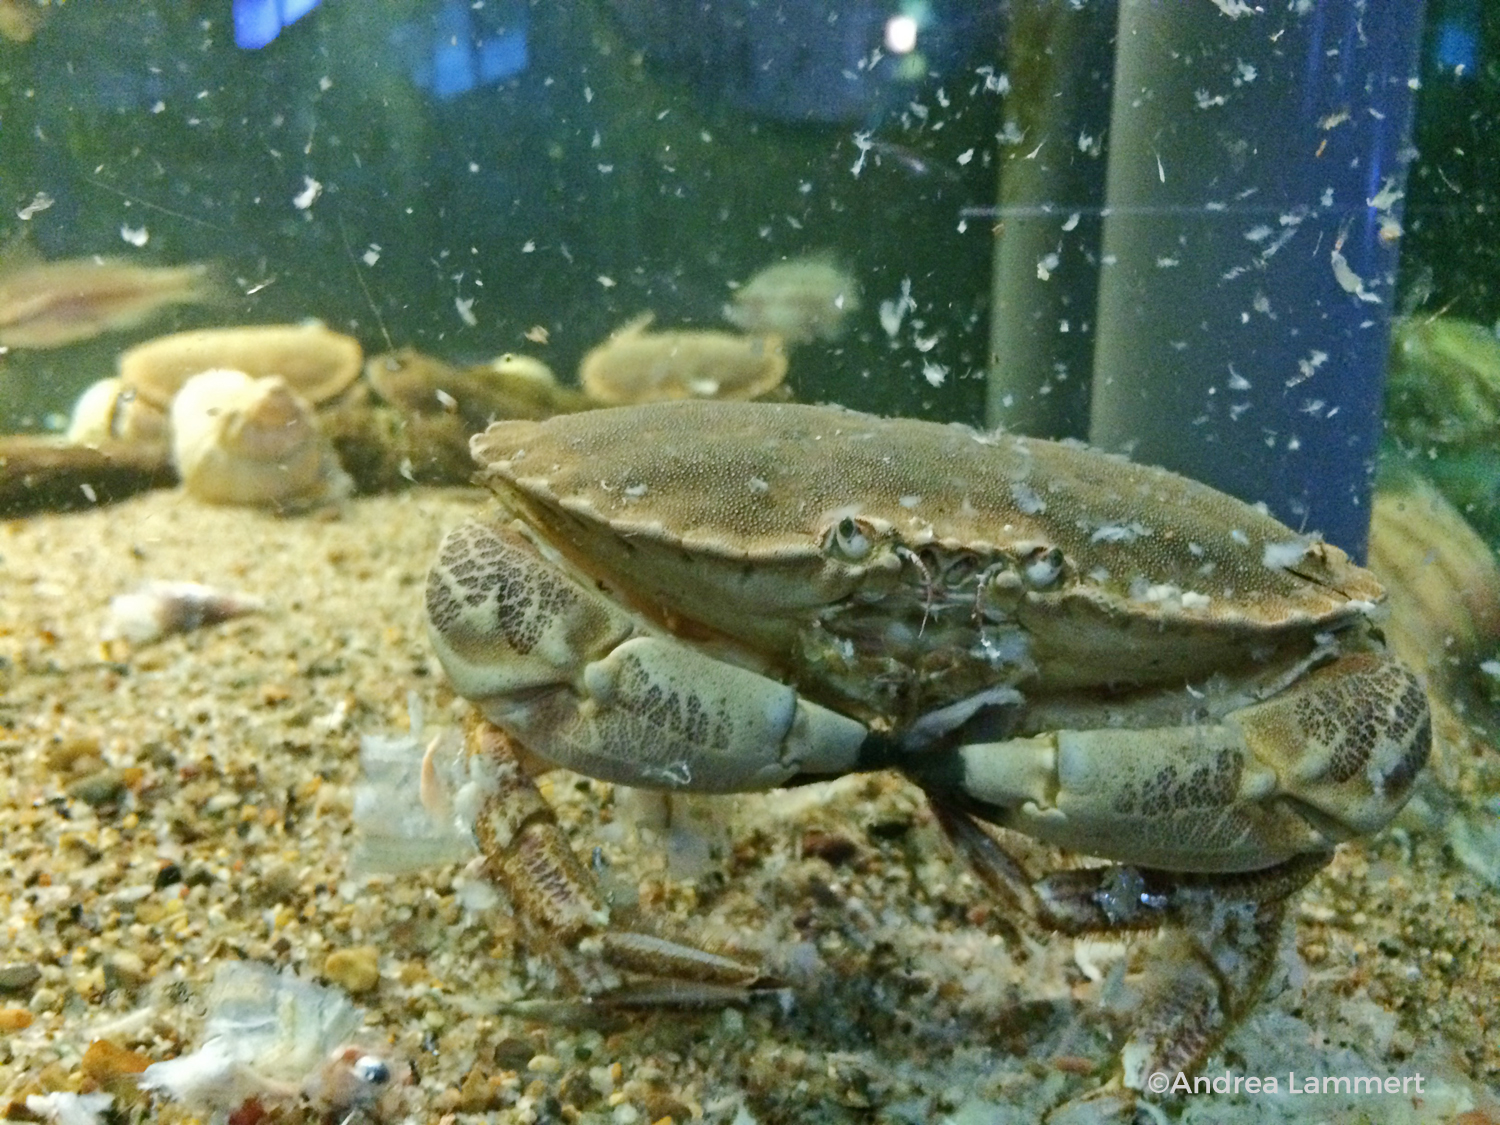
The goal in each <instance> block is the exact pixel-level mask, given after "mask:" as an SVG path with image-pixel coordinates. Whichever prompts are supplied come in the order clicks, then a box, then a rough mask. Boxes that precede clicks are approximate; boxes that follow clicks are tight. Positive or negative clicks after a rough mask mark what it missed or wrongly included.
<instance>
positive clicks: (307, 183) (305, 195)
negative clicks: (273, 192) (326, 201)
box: [292, 176, 323, 211]
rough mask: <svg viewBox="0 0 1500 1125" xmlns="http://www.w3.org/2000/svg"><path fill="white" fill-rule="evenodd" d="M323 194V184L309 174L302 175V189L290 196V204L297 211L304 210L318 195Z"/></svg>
mask: <svg viewBox="0 0 1500 1125" xmlns="http://www.w3.org/2000/svg"><path fill="white" fill-rule="evenodd" d="M322 194H323V185H322V184H320V183H319V182H318V181H317V180H315V179H313V178H312V177H311V176H303V177H302V190H301V191H299V192H298V193H297V194H296V195H295V196H294V197H293V198H292V206H293V207H295V208H297V210H299V211H306V210H307V209H308V208H309V207H311V206H312V205H313V203H314V202H316V201H317V198H318V196H320V195H322Z"/></svg>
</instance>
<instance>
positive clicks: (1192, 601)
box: [1182, 590, 1213, 610]
mask: <svg viewBox="0 0 1500 1125" xmlns="http://www.w3.org/2000/svg"><path fill="white" fill-rule="evenodd" d="M1212 601H1213V599H1212V598H1210V597H1209V596H1208V595H1207V594H1200V593H1198V592H1197V591H1196V590H1184V591H1183V592H1182V608H1183V609H1197V610H1206V609H1207V608H1208V606H1209V603H1210V602H1212Z"/></svg>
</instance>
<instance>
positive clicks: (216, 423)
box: [172, 368, 351, 509]
mask: <svg viewBox="0 0 1500 1125" xmlns="http://www.w3.org/2000/svg"><path fill="white" fill-rule="evenodd" d="M172 458H173V461H174V462H175V463H176V465H177V472H178V475H180V476H181V477H182V483H183V486H184V487H185V488H186V489H187V491H188V492H189V493H190V494H192V495H193V496H196V497H197V498H198V499H200V500H205V501H207V502H209V503H211V504H241V505H249V506H259V507H277V508H293V509H295V508H305V507H309V506H312V505H315V504H319V503H323V502H326V501H330V500H338V499H341V498H342V497H344V496H346V495H348V493H349V491H350V488H351V482H350V480H349V477H348V476H347V475H346V474H345V473H344V471H343V470H342V469H341V468H340V467H339V464H338V461H337V459H336V458H335V457H334V454H333V450H332V448H331V447H330V446H329V445H328V442H327V441H326V439H325V438H324V437H323V435H322V433H321V432H320V431H319V429H318V425H317V421H316V419H315V417H314V415H313V409H312V407H311V406H310V405H309V404H308V403H307V401H306V400H305V399H303V398H301V397H300V396H299V395H297V394H296V393H295V392H293V391H292V390H291V388H290V387H288V386H287V384H286V381H285V380H283V379H282V378H280V377H279V376H269V377H267V378H263V379H254V378H251V377H250V376H249V375H246V374H245V373H244V372H243V371H232V370H229V369H227V368H222V369H215V370H212V371H204V372H202V373H200V374H198V375H194V376H193V377H192V378H191V379H189V380H188V381H187V382H186V383H185V384H183V387H182V390H180V391H179V392H178V393H177V397H176V398H175V399H173V400H172Z"/></svg>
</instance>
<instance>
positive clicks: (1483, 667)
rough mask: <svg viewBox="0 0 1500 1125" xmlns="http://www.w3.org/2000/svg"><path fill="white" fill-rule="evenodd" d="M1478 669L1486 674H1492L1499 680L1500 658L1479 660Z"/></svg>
mask: <svg viewBox="0 0 1500 1125" xmlns="http://www.w3.org/2000/svg"><path fill="white" fill-rule="evenodd" d="M1479 670H1480V671H1481V672H1483V673H1484V674H1485V675H1486V676H1493V677H1494V678H1495V679H1497V680H1500V660H1485V661H1481V662H1480V665H1479Z"/></svg>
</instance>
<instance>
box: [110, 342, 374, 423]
mask: <svg viewBox="0 0 1500 1125" xmlns="http://www.w3.org/2000/svg"><path fill="white" fill-rule="evenodd" d="M363 359H364V353H363V351H362V350H361V349H360V346H359V341H358V340H356V339H354V338H353V337H352V336H345V335H343V334H342V333H340V332H334V331H332V330H330V329H329V328H328V327H327V326H326V325H324V324H322V323H320V322H319V321H316V320H310V321H305V322H303V323H302V324H257V325H246V326H242V327H238V328H205V329H200V330H198V331H195V332H178V333H175V334H173V335H171V336H160V337H158V338H157V339H155V340H148V341H147V342H146V343H144V344H139V345H137V346H136V347H133V348H131V349H130V350H129V351H127V352H125V353H124V354H123V355H121V356H120V365H119V366H120V378H121V379H123V380H124V381H125V385H126V386H129V387H132V388H134V389H135V391H136V393H137V394H139V395H140V396H141V397H142V398H143V399H145V400H146V402H148V403H150V404H151V405H153V406H158V407H160V408H162V409H163V410H165V409H166V408H167V406H168V404H169V403H170V402H171V401H172V398H173V396H174V395H176V394H177V392H178V391H179V390H180V389H181V388H182V386H183V384H184V383H186V382H187V381H188V380H189V379H190V378H192V377H193V376H194V375H196V374H198V373H199V372H200V371H209V370H213V369H215V368H228V369H231V370H234V371H243V372H244V373H245V374H247V375H250V376H252V377H255V378H261V377H265V376H269V375H280V376H281V377H282V378H283V379H285V380H286V383H287V386H289V387H290V388H291V389H292V390H293V391H295V392H296V393H297V394H299V395H300V396H302V397H303V398H304V399H306V400H307V401H308V402H310V403H313V404H315V405H316V404H318V403H322V402H326V401H328V400H329V399H331V398H333V397H334V396H335V395H337V394H339V393H340V392H341V391H343V390H345V389H346V388H348V387H349V385H350V384H351V383H353V382H354V381H355V380H356V379H357V378H359V371H360V364H361V362H362V361H363Z"/></svg>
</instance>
